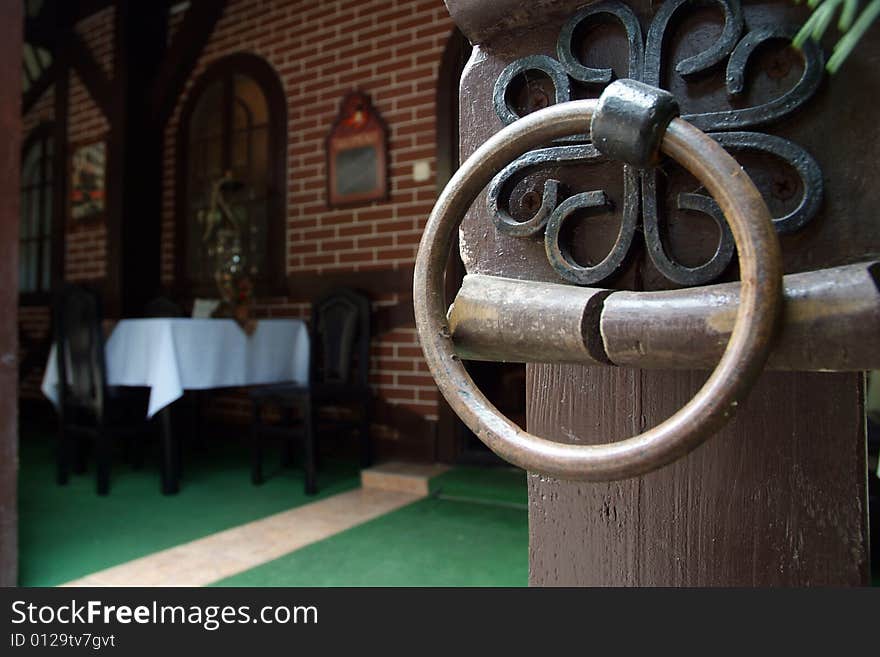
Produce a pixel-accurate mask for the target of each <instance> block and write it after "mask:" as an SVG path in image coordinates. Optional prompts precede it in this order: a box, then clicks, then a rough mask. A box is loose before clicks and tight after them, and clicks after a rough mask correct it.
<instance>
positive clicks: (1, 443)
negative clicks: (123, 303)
mask: <svg viewBox="0 0 880 657" xmlns="http://www.w3.org/2000/svg"><path fill="white" fill-rule="evenodd" d="M22 20H23V13H22V3H21V0H11V1H8V2H0V134H3V136H4V138H3V139H2V140H0V196H2V198H3V203H2V205H0V354H2V358H0V586H15V585H16V583H17V581H16V580H17V579H18V492H17V491H18V362H17V361H18V358H17V354H18V264H17V263H18V225H19V208H18V204H19V200H18V199H19V175H20V171H19V169H20V163H21V52H22V30H21V26H22Z"/></svg>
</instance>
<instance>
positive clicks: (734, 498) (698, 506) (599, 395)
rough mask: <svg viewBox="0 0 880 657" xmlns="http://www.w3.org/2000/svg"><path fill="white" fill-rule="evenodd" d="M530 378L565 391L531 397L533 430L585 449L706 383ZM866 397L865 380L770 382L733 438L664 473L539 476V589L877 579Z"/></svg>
mask: <svg viewBox="0 0 880 657" xmlns="http://www.w3.org/2000/svg"><path fill="white" fill-rule="evenodd" d="M527 371H528V384H529V388H530V390H542V389H543V390H553V391H554V392H555V393H556V394H555V395H553V396H551V395H535V394H533V395H531V396H530V397H529V401H530V405H529V408H528V420H527V421H528V426H529V428H530V430H532V431H534V432H536V433H538V434H539V435H544V436H549V437H553V438H555V439H557V440H560V441H573V442H584V443H598V442H605V441H608V440H614V439H619V438H623V437H626V436H627V435H631V434H632V433H635V432H637V431H639V430H640V429H642V428H644V427H645V426H648V425H650V424H652V423H656V422H658V421H660V420H662V419H663V418H664V417H666V416H668V415H670V414H671V413H672V412H674V411H675V409H676V408H677V407H678V406H680V405H681V404H682V403H684V402H685V401H687V399H688V398H689V397H690V396H692V395H693V393H694V392H695V391H696V389H697V388H698V387H699V386H700V385H701V384H702V382H703V380H704V378H705V376H706V375H705V374H704V373H694V372H692V373H680V372H679V373H672V372H647V371H639V370H607V369H602V368H581V367H577V366H550V365H537V366H529V367H528V368H527ZM861 389H862V388H861V375H856V374H819V373H811V374H803V373H767V374H764V375H763V377H762V379H761V380H760V382H759V383H758V385H757V386H756V387H755V389H754V390H753V392H752V394H751V396H750V397H749V399H748V401H747V403H746V404H744V405H743V407H742V408H741V409H740V410H739V412H738V415H737V416H736V418H735V419H734V421H733V422H732V423H731V424H730V425H729V426H728V427H727V428H726V429H724V430H723V431H722V432H721V433H719V434H718V435H716V436H714V437H713V438H711V439H710V440H709V441H708V442H707V443H706V444H704V445H703V446H702V447H700V448H698V449H697V450H696V451H694V452H693V453H692V454H690V455H689V456H687V457H686V458H684V459H682V460H680V461H678V462H676V463H674V464H672V465H670V466H667V467H666V468H663V469H662V470H659V471H657V472H655V473H652V474H650V475H647V476H644V477H639V478H636V479H631V480H626V481H621V482H614V483H609V484H589V483H575V482H564V481H558V480H554V479H551V478H546V477H541V476H538V475H534V474H533V475H531V476H530V477H529V499H530V505H529V522H530V533H531V541H530V546H531V583H532V584H535V585H577V586H604V585H639V586H773V585H783V586H840V585H860V584H865V583H867V581H868V564H867V517H866V514H867V506H866V497H865V487H864V484H865V477H866V470H865V457H864V442H863V422H864V420H863V419H862V418H863V411H862V407H861V404H862V395H861ZM621 393H622V394H621ZM639 408H641V413H640V414H639V413H638V412H633V411H634V409H639ZM575 437H576V438H575Z"/></svg>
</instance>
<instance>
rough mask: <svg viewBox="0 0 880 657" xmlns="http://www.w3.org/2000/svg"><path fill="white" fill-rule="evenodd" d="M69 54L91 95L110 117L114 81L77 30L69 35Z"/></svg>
mask: <svg viewBox="0 0 880 657" xmlns="http://www.w3.org/2000/svg"><path fill="white" fill-rule="evenodd" d="M67 55H68V59H69V63H70V65H71V66H72V67H73V68H74V70H76V72H77V74H78V75H79V79H80V80H82V83H83V84H84V85H85V87H86V89H87V90H88V92H89V95H90V96H91V97H92V99H93V100H94V101H95V103H96V104H97V105H98V107H99V108H100V110H101V112H103V113H104V116H106V117H110V115H111V100H112V97H113V85H112V82H111V80H110V79H109V78H108V77H107V74H106V73H105V72H104V69H103V68H101V65H100V64H99V63H98V61H97V60H96V59H95V56H94V55H93V54H92V51H91V50H89V47H88V46H87V45H86V44H85V42H84V41H83V40H82V37H80V36H79V34H77V33H76V32H71V33H70V34H69V35H68V43H67Z"/></svg>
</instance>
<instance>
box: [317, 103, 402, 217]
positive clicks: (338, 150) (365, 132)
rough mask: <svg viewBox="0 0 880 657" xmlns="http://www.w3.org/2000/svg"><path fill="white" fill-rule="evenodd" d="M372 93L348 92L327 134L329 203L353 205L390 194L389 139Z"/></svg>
mask: <svg viewBox="0 0 880 657" xmlns="http://www.w3.org/2000/svg"><path fill="white" fill-rule="evenodd" d="M387 134H388V131H387V128H386V127H385V122H384V121H383V120H382V117H381V116H379V114H378V113H377V112H376V110H375V109H374V108H373V105H372V103H371V102H370V97H369V96H368V95H367V94H364V93H360V92H356V91H355V92H352V93H350V94H348V95H347V96H346V97H345V98H344V99H343V101H342V106H341V108H340V111H339V116H337V117H336V121H335V122H334V123H333V128H332V129H331V130H330V134H329V135H328V136H327V204H328V205H330V206H334V207H335V206H342V205H350V204H354V203H363V202H366V201H377V200H383V199H385V198H387V197H388V139H387Z"/></svg>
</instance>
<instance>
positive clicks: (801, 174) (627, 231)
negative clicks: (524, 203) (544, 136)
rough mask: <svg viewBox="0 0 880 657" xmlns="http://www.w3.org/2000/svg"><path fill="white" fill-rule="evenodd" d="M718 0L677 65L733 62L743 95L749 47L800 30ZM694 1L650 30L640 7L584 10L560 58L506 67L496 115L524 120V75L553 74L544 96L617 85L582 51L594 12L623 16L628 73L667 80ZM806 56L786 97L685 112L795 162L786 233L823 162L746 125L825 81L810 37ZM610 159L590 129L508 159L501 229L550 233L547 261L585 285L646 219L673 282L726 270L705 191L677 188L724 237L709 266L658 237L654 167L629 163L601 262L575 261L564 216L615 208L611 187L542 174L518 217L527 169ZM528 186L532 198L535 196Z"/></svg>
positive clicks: (654, 251)
mask: <svg viewBox="0 0 880 657" xmlns="http://www.w3.org/2000/svg"><path fill="white" fill-rule="evenodd" d="M711 4H712V5H717V6H718V7H719V8H720V9H721V10H722V12H723V14H724V25H723V27H722V30H721V35H720V36H719V38H718V39H717V40H716V41H715V42H714V43H713V44H712V45H711V46H710V47H709V48H707V49H706V50H704V51H702V52H700V53H697V54H696V55H693V56H691V57H688V58H686V59H683V60H682V61H680V62H678V63H677V65H676V66H675V73H676V74H677V75H679V76H681V77H682V78H684V79H685V80H688V79H689V78H691V77H692V76H696V75H698V74H701V73H704V72H706V71H708V70H710V69H713V68H715V67H717V66H720V65H722V64H724V62H725V61H726V66H725V70H724V73H725V77H724V81H725V86H726V89H727V93H728V95H729V96H730V97H731V98H733V99H736V98H737V97H739V96H741V95H742V94H743V93H744V91H745V80H746V71H747V69H748V66H749V62H750V60H751V59H752V55H753V54H754V53H755V52H756V51H757V50H758V49H759V48H760V47H761V46H762V45H763V44H765V43H768V42H770V41H779V40H782V41H788V42H790V41H791V39H792V38H793V37H794V34H795V32H796V29H797V28H796V27H794V26H785V25H771V26H762V27H755V28H751V29H748V30H747V26H746V23H745V19H744V16H743V11H742V6H741V4H740V0H711ZM697 5H699V6H704V5H705V2H699V0H667V1H666V2H664V3H663V4H662V5H661V7H660V9H659V10H658V11H657V13H656V14H655V15H654V17H653V19H652V21H651V24H650V26H649V27H648V31H647V34H646V35H645V36H644V37H643V34H642V28H641V25H640V23H639V21H638V18H637V17H636V15H635V14H634V13H633V11H632V10H631V9H630V8H629V7H628V6H627V5H626V4H624V3H623V2H620V1H619V0H605V1H604V2H599V3H597V4H594V5H590V6H589V7H586V8H584V9H582V10H580V11H579V12H577V13H576V14H574V15H573V16H572V17H571V18H570V19H569V20H568V21H566V23H565V24H564V25H563V27H562V29H561V30H560V33H559V37H558V40H557V47H556V55H557V59H554V58H552V57H549V56H546V55H535V56H529V57H523V58H521V59H518V60H516V61H514V62H512V63H511V64H510V65H509V66H507V68H505V69H504V71H503V72H502V74H501V75H500V77H499V78H498V80H497V81H496V84H495V89H494V104H495V111H496V113H497V115H498V117H499V118H500V119H501V121H502V122H503V123H504V124H505V125H508V124H510V123H512V122H513V121H515V120H516V119H518V118H519V113H518V112H517V107H516V104H515V103H514V102H512V89H513V87H514V84H515V81H516V80H517V79H522V78H523V77H526V79H527V80H528V76H529V75H531V76H532V80H534V79H535V78H536V77H537V76H540V77H542V78H543V79H544V80H547V79H549V82H550V84H551V85H552V91H550V90H548V89H546V88H544V87H541V88H540V89H538V92H539V93H540V94H544V95H543V96H541V97H540V98H539V99H538V100H539V101H541V102H547V103H560V102H565V101H567V100H570V99H571V98H572V96H573V88H574V86H577V85H589V86H591V87H594V88H595V87H596V86H597V85H598V86H602V85H606V84H608V83H610V82H611V81H612V78H613V77H614V73H613V71H612V70H611V69H609V68H591V67H589V66H586V65H585V64H584V63H582V62H581V61H580V59H579V58H578V57H577V56H576V54H575V52H576V51H575V47H576V46H577V40H578V35H579V33H580V31H581V30H582V28H584V27H585V26H587V25H588V24H589V23H590V22H591V21H595V20H596V19H602V20H612V21H616V22H617V23H618V24H619V25H620V26H621V27H622V28H623V30H624V32H625V34H626V41H627V45H628V50H629V52H628V57H627V71H626V76H627V77H630V78H633V79H637V80H641V81H642V82H646V83H647V84H651V85H654V86H660V82H661V72H662V70H663V68H662V67H663V63H664V54H665V53H664V48H665V40H666V39H667V36H668V31H669V29H670V26H671V25H672V24H673V23H674V22H675V20H674V19H677V18H678V17H679V16H680V14H682V13H684V11H686V9H687V8H689V7H693V6H697ZM801 54H802V57H803V73H802V74H801V77H800V79H799V80H798V82H797V83H796V84H795V85H794V86H793V87H792V88H791V89H789V90H788V91H786V92H785V93H784V94H782V95H781V96H779V97H777V98H774V99H772V100H769V101H767V102H765V103H762V104H760V105H757V106H752V107H746V108H742V109H725V110H721V111H714V112H702V113H695V114H685V115H684V116H683V118H685V119H686V120H688V121H689V122H691V123H693V124H694V125H695V126H696V127H698V128H700V129H701V130H703V131H704V132H707V133H708V134H710V135H711V136H712V137H713V138H714V139H715V140H716V141H718V142H719V143H720V144H721V145H723V146H724V147H725V148H726V149H728V150H729V151H731V152H732V153H733V154H734V155H735V154H737V153H742V152H746V151H749V152H753V153H762V154H765V155H769V156H771V157H772V158H774V159H776V160H778V161H781V162H782V163H783V164H784V165H785V166H787V167H791V169H793V170H794V172H795V173H796V174H797V176H798V178H799V179H800V188H801V198H800V202H799V203H798V204H797V207H795V208H794V209H793V210H791V211H789V212H788V213H787V214H785V215H783V216H779V217H775V218H774V224H775V226H776V229H777V231H778V232H780V233H790V232H794V231H797V230H799V229H800V228H802V227H803V226H804V225H805V224H807V222H809V221H810V220H811V219H812V218H813V217H814V216H815V215H816V214H817V212H818V210H819V206H820V205H821V202H822V194H823V188H822V172H821V169H820V168H819V165H818V163H817V162H816V160H815V159H814V158H813V157H812V156H811V155H810V154H809V153H807V152H806V151H805V150H804V149H803V148H801V147H800V146H798V145H797V144H795V143H793V142H791V141H789V140H787V139H784V138H782V137H777V136H774V135H769V134H765V133H763V132H749V131H747V130H749V129H754V128H759V127H763V126H766V125H768V124H771V123H773V122H776V121H778V120H780V119H782V118H784V117H787V116H789V115H790V114H791V113H792V112H794V111H795V110H796V109H798V108H799V107H801V106H802V105H803V104H804V103H806V102H807V101H808V100H809V99H810V98H811V97H812V96H813V94H814V93H815V92H816V90H817V89H818V87H819V84H820V83H821V81H822V75H823V68H824V56H823V53H822V51H821V49H820V48H819V47H818V46H817V45H816V44H815V43H814V42H813V41H812V40H810V41H808V42H807V44H806V45H805V46H804V48H803V49H802V51H801ZM527 83H528V82H527ZM538 104H540V103H538ZM533 109H534V108H533ZM603 159H604V158H603V156H602V155H601V154H600V153H599V152H598V151H597V150H596V149H595V148H594V147H593V145H592V144H591V143H589V141H588V138H587V136H586V135H583V136H582V137H579V138H578V137H575V138H572V139H569V140H566V141H564V142H560V143H559V145H555V146H552V147H549V148H542V149H538V150H534V151H531V152H530V153H527V154H526V155H524V156H522V157H521V158H519V159H517V160H516V161H514V162H513V163H511V164H510V165H509V166H507V167H506V168H505V169H504V170H503V171H501V172H500V173H499V174H498V175H497V176H496V177H495V179H494V180H493V182H492V184H491V185H490V188H489V193H488V209H489V212H490V214H491V216H492V217H493V220H494V222H495V225H496V226H497V228H498V230H499V231H501V232H502V233H504V234H506V235H510V236H512V237H528V236H535V235H539V234H540V233H541V232H542V231H543V232H544V244H545V250H546V253H547V259H548V260H549V262H550V264H551V265H552V266H553V268H554V269H555V270H556V272H557V273H558V274H559V275H560V276H561V277H562V278H564V279H565V280H568V281H571V282H572V283H576V284H579V285H595V284H598V283H601V282H603V281H606V280H608V279H609V278H611V277H613V276H614V275H615V274H616V273H617V272H618V271H620V269H621V268H622V267H623V265H624V263H625V261H626V258H627V255H628V252H629V250H630V247H631V245H632V243H633V240H634V238H635V235H636V233H637V232H638V231H639V229H640V226H639V222H640V220H641V230H642V232H643V234H644V240H645V245H646V248H647V253H648V256H649V257H650V258H651V261H652V262H653V263H654V265H655V267H656V268H657V269H658V271H660V272H661V273H662V274H663V275H664V276H665V277H666V278H668V279H669V280H671V281H673V282H674V283H676V284H679V285H699V284H703V283H708V282H710V281H712V280H714V279H715V278H717V277H718V276H720V275H721V274H722V273H723V272H724V270H725V269H726V268H727V266H728V265H729V264H730V262H731V260H732V259H733V254H734V245H733V237H732V235H731V234H730V229H729V228H728V226H727V223H726V222H725V220H724V218H723V216H722V214H721V212H720V210H719V208H718V206H717V205H716V204H715V202H714V201H713V200H712V199H711V198H709V197H708V196H706V195H703V194H697V193H688V194H679V195H678V196H677V198H676V206H677V207H678V209H680V210H689V211H693V212H699V213H702V214H705V215H707V216H708V217H710V218H711V219H713V220H714V221H715V222H716V223H717V225H718V227H719V232H720V239H719V242H718V247H717V249H716V251H715V253H714V255H713V256H712V257H711V258H710V259H709V260H708V261H707V262H705V263H704V264H702V265H699V266H696V267H687V266H685V265H683V264H681V263H680V262H678V261H677V260H676V259H675V258H674V256H673V255H671V254H670V253H668V252H667V249H666V246H665V245H664V243H663V241H662V239H661V230H660V213H659V212H658V199H657V194H658V191H657V190H658V185H657V172H656V171H655V170H642V171H639V170H636V169H635V168H634V167H632V166H630V165H624V166H623V179H624V185H623V188H624V192H623V199H622V219H621V226H620V231H619V233H618V237H617V240H616V241H615V243H614V246H613V247H612V248H611V250H610V252H609V253H608V254H607V256H606V257H605V258H604V259H603V260H602V261H601V262H599V263H598V264H595V265H590V266H584V265H581V264H578V263H577V262H576V261H575V260H574V258H572V256H571V254H570V249H569V248H568V246H567V245H566V244H564V243H563V242H564V240H563V239H561V229H562V226H563V224H564V223H565V222H566V220H567V219H568V218H569V217H571V216H572V214H574V213H575V212H576V211H578V210H580V209H585V208H601V207H607V206H609V205H610V204H611V201H610V200H609V198H608V195H607V193H606V192H605V191H604V190H594V191H590V192H583V193H579V194H574V195H572V196H569V197H568V198H566V197H565V194H564V188H563V186H562V183H561V182H560V181H559V180H557V179H555V178H552V177H551V178H548V179H547V180H546V181H545V182H544V185H543V190H542V193H541V194H540V203H539V204H538V203H537V202H533V203H532V206H537V207H536V208H534V211H533V212H532V215H531V216H530V217H529V218H527V219H526V220H524V221H518V220H516V219H514V218H513V216H512V214H511V210H510V204H511V196H512V193H513V188H514V187H515V186H516V184H517V182H518V181H521V180H522V179H523V178H524V177H525V176H526V175H528V174H530V173H535V172H537V171H540V170H542V169H545V170H546V169H558V168H559V167H564V166H575V165H583V164H584V163H597V162H599V161H602V160H603ZM530 193H531V194H532V195H533V196H535V195H536V194H537V193H536V192H530ZM534 200H535V199H533V201H534Z"/></svg>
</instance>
